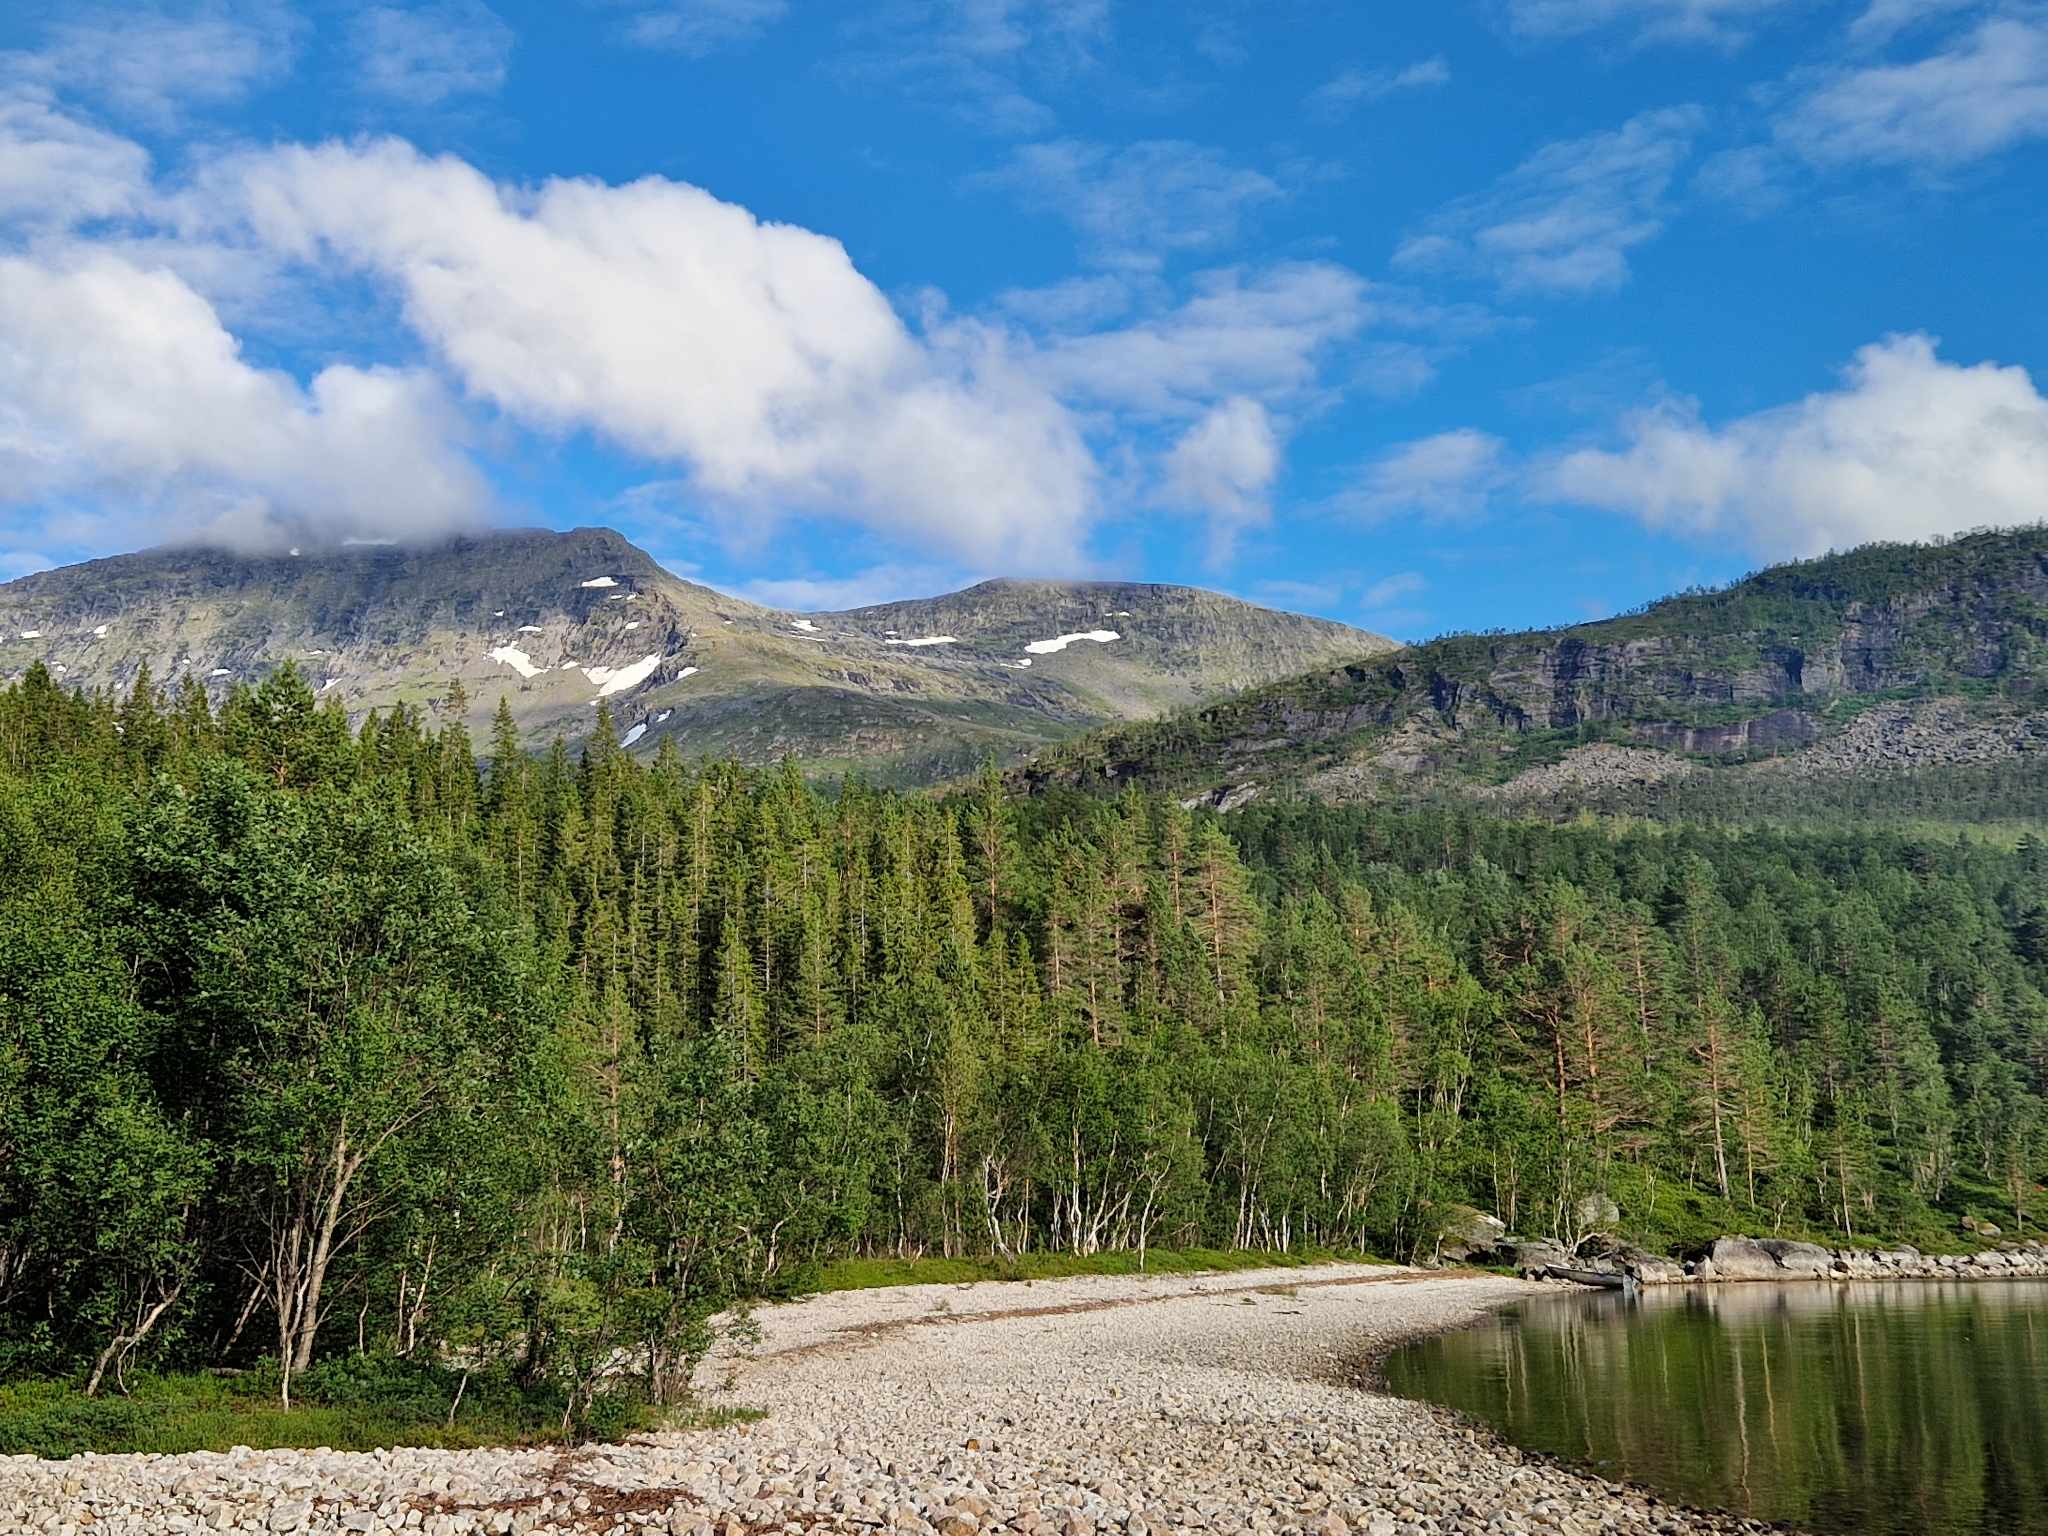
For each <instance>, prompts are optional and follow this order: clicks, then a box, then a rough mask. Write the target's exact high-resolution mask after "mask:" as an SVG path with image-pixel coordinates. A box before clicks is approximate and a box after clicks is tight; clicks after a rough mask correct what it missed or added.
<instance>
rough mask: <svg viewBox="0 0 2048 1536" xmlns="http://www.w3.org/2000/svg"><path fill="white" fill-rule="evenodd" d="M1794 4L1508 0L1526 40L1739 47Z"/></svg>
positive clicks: (1763, 0) (1780, 0)
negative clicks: (1604, 34)
mask: <svg viewBox="0 0 2048 1536" xmlns="http://www.w3.org/2000/svg"><path fill="white" fill-rule="evenodd" d="M1793 3H1794V0H1507V14H1508V24H1509V25H1510V26H1511V27H1513V29H1514V30H1515V31H1517V32H1520V33H1521V34H1522V35H1523V36H1525V37H1543V38H1557V37H1576V36H1578V35H1580V34H1582V33H1586V32H1595V31H1599V30H1602V29H1604V28H1609V27H1619V28H1626V29H1628V30H1629V31H1630V32H1631V33H1632V34H1633V35H1634V36H1635V37H1636V38H1637V39H1638V40H1640V41H1644V42H1706V43H1721V44H1732V43H1739V42H1741V41H1742V40H1743V39H1744V38H1745V37H1746V36H1747V35H1748V30H1749V27H1750V25H1751V24H1752V23H1754V22H1756V21H1759V20H1761V19H1763V18H1764V17H1766V16H1768V15H1769V14H1770V13H1771V12H1773V11H1777V10H1780V9H1783V8H1785V7H1786V6H1788V5H1790V4H1793Z"/></svg>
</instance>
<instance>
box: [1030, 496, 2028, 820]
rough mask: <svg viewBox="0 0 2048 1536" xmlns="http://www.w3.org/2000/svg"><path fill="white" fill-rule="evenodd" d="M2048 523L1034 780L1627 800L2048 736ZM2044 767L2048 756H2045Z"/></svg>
mask: <svg viewBox="0 0 2048 1536" xmlns="http://www.w3.org/2000/svg"><path fill="white" fill-rule="evenodd" d="M2044 674H2048V530H2044V529H2042V528H2032V529H2023V530H2018V531H2014V532H2007V533H1981V534H1973V535H1969V536H1967V537H1963V538H1958V539H1955V540H1952V541H1949V542H1946V543H1941V544H1930V545H1872V546H1869V547H1866V548H1863V549H1858V550H1854V551H1851V552H1850V553H1848V554H1843V555H1832V556H1828V557H1825V558H1823V559H1817V560H1809V561H1802V562H1799V563H1796V564H1791V565H1784V566H1778V567H1775V568H1773V569H1770V570H1767V571H1763V572H1759V573H1758V574H1757V575H1754V576H1751V577H1749V578H1748V579H1747V580H1744V581H1742V582H1739V583H1737V584H1735V585H1734V586H1732V587H1729V588H1727V589H1726V590H1724V591H1718V592H1703V593H1688V594H1684V595H1681V596H1677V597H1672V598H1668V599H1666V600H1665V601H1663V602H1660V603H1655V604H1652V605H1651V606H1650V607H1648V608H1646V609H1644V610H1643V611H1642V612H1639V613H1634V614H1629V615H1625V616H1622V617H1619V618H1615V619H1609V620H1605V621H1602V622H1599V623H1593V624H1582V625H1574V626H1572V627H1570V628H1566V629H1557V630H1542V631H1530V632H1524V633H1518V634H1491V635H1458V636H1452V637H1449V638H1446V639H1442V640H1436V641H1432V642H1430V643H1428V644H1426V645H1419V646H1414V647H1410V648H1407V649H1404V650H1401V651H1397V652H1395V653H1393V654H1391V655H1388V656H1384V657H1378V658H1373V659H1370V660H1367V661H1363V662H1357V663H1352V664H1348V665H1345V666H1341V667H1335V668H1329V667H1324V668H1316V669H1313V670H1307V671H1304V672H1303V673H1302V674H1301V675H1299V676H1296V677H1293V678H1289V679H1286V680H1283V681H1281V682H1278V683H1274V684H1269V685H1267V686H1264V687H1259V688H1254V689H1251V690H1248V691H1246V692H1244V693H1241V694H1238V695H1236V696H1234V697H1231V698H1228V699H1224V700H1222V701H1220V702H1218V703H1216V704H1212V705H1209V706H1206V707H1203V708H1200V709H1197V710H1194V711H1192V712H1186V713H1183V714H1180V715H1176V716H1174V717H1171V718H1168V719H1165V720H1161V721H1158V722H1153V723H1145V724H1138V725H1132V726H1126V727H1121V728H1113V729H1110V730H1106V731H1103V732H1099V733H1096V734H1094V735H1090V736H1087V737H1084V738H1081V739H1079V740H1076V741H1074V742H1071V743H1067V744H1064V745H1062V746H1059V747H1057V748H1054V749H1052V750H1050V751H1048V752H1047V753H1045V754H1043V755H1042V756H1041V758H1040V759H1039V760H1037V761H1036V762H1034V763H1033V764H1031V765H1030V766H1029V767H1028V768H1027V769H1025V770H1023V776H1024V778H1025V780H1026V781H1027V782H1029V783H1031V784H1034V785H1046V784H1069V785H1075V786H1083V787H1100V786H1113V785H1120V784H1124V783H1129V782H1140V783H1144V784H1148V785H1151V786H1155V787H1159V788H1166V789H1172V790H1176V791H1178V792H1180V793H1182V794H1183V795H1185V796H1187V797H1189V798H1191V799H1192V798H1197V797H1200V798H1206V799H1208V800H1209V801H1211V802H1212V803H1215V804H1225V805H1229V804H1241V803H1243V802H1244V801H1245V800H1246V799H1248V798H1250V797H1252V796H1254V795H1257V794H1261V793H1267V792H1270V791H1271V790H1273V789H1275V788H1278V787H1281V786H1289V787H1297V788H1301V789H1305V790H1307V791H1309V792H1312V793H1316V794H1319V795H1322V796H1325V797H1328V798H1334V799H1370V798H1376V797H1380V796H1389V795H1393V796H1408V795H1413V794H1415V793H1418V792H1434V791H1450V792H1454V793H1469V794H1475V795H1478V796H1481V797H1483V798H1486V799H1488V800H1491V801H1494V802H1496V803H1500V802H1506V803H1510V804H1512V803H1516V802H1531V803H1533V802H1539V801H1549V802H1552V803H1559V802H1562V803H1566V804H1569V803H1571V802H1574V801H1576V802H1579V803H1593V802H1598V801H1600V800H1601V799H1602V798H1603V797H1605V798H1611V799H1614V800H1617V801H1623V802H1625V801H1627V800H1629V799H1630V797H1632V796H1634V797H1637V798H1640V794H1641V792H1642V791H1644V790H1645V789H1646V788H1648V787H1650V786H1654V785H1657V784H1659V783H1664V782H1670V781H1674V780H1680V779H1685V778H1688V777H1695V776H1698V775H1700V774H1730V773H1743V774H1753V775H1757V776H1759V777H1760V778H1763V777H1767V776H1769V775H1772V774H1777V775H1781V776H1789V777H1792V778H1798V777H1801V776H1815V775H1818V776H1823V777H1824V776H1828V775H1838V776H1839V775H1854V774H1868V773H1886V772H1902V771H1910V770H1913V769H1918V768H1924V767H1927V766H1929V765H1931V764H1939V763H1945V762H1958V761H1971V762H1981V761H1988V760H1995V759H1998V758H2010V757H2015V756H2024V755H2027V754H2031V753H2033V752H2035V751H2038V750H2041V749H2042V748H2043V747H2048V698H2044V697H2043V696H2042V693H2041V690H2042V688H2043V686H2044V683H2048V675H2044ZM2043 762H2044V764H2048V758H2044V759H2043Z"/></svg>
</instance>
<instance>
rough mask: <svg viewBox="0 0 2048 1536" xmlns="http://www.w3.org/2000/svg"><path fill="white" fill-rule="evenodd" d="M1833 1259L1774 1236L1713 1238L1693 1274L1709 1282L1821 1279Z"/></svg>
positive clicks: (1809, 1246)
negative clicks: (1700, 1263) (1701, 1261)
mask: <svg viewBox="0 0 2048 1536" xmlns="http://www.w3.org/2000/svg"><path fill="white" fill-rule="evenodd" d="M1834 1267H1835V1256H1834V1255H1833V1254H1832V1253H1829V1252H1828V1250H1827V1249H1825V1248H1822V1247H1820V1246H1819V1245H1818V1244H1816V1243H1795V1242H1788V1241H1787V1240H1785V1239H1783V1238H1777V1237H1762V1238H1758V1237H1717V1238H1715V1239H1714V1244H1713V1246H1712V1247H1711V1248H1709V1249H1708V1250H1707V1256H1706V1260H1705V1262H1704V1264H1702V1265H1700V1266H1698V1267H1697V1269H1696V1272H1697V1273H1698V1274H1699V1276H1700V1278H1701V1279H1712V1280H1821V1279H1825V1278H1826V1277H1827V1276H1828V1275H1830V1274H1832V1273H1833V1272H1834Z"/></svg>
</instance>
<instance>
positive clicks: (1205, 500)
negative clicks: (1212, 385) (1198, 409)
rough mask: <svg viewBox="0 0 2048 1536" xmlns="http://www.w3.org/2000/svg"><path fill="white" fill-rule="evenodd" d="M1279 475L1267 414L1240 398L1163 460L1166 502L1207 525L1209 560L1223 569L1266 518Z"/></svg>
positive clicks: (1226, 404) (1227, 402)
mask: <svg viewBox="0 0 2048 1536" xmlns="http://www.w3.org/2000/svg"><path fill="white" fill-rule="evenodd" d="M1279 469H1280V439H1279V435H1278V434H1277V433H1276V432H1275V431H1274V429H1273V421H1272V418H1271V417H1270V416H1268V415H1267V414H1266V408H1265V407H1264V406H1263V405H1261V404H1259V402H1258V401H1256V400H1252V399H1249V398H1247V397H1246V396H1244V395H1233V396H1232V397H1231V398H1230V399H1228V400H1225V401H1223V402H1221V403H1220V404H1219V405H1217V406H1216V407H1215V408H1214V409H1213V410H1211V411H1210V412H1209V413H1208V414H1207V415H1206V416H1204V417H1203V418H1202V419H1201V420H1200V421H1198V422H1196V423H1195V424H1194V426H1192V427H1190V428H1189V429H1188V430H1187V431H1186V432H1185V433H1183V434H1182V435H1181V437H1180V439H1179V441H1177V442H1176V443H1175V444H1174V445H1173V448H1172V449H1171V451H1169V452H1168V454H1167V455H1166V496H1167V499H1168V501H1170V502H1172V503H1174V504H1176V505H1179V506H1184V507H1192V508H1195V509H1197V510H1199V511H1201V512H1202V513H1204V514H1205V515H1206V516H1207V517H1208V519H1209V559H1210V562H1211V563H1212V564H1217V565H1221V564H1225V563H1227V562H1228V561H1229V559H1230V558H1231V556H1232V554H1233V553H1234V552H1235V550H1236V544H1237V539H1238V536H1239V535H1240V534H1242V533H1243V532H1244V530H1245V529H1247V528H1253V527H1257V526H1259V525H1260V524H1262V523H1264V522H1265V521H1266V520H1267V518H1268V517H1269V515H1270V509H1269V508H1268V506H1267V504H1266V497H1267V495H1268V493H1269V492H1270V491H1271V490H1272V487H1273V477H1274V476H1275V475H1276V474H1278V473H1279Z"/></svg>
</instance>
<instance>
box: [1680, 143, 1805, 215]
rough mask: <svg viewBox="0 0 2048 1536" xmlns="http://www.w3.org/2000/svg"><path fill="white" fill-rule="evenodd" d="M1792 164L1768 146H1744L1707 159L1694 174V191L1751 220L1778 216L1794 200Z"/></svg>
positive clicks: (1721, 152)
mask: <svg viewBox="0 0 2048 1536" xmlns="http://www.w3.org/2000/svg"><path fill="white" fill-rule="evenodd" d="M1791 169H1792V166H1791V162H1790V161H1789V160H1788V159H1787V157H1786V156H1785V154H1784V153H1783V152H1782V151H1780V150H1778V149H1776V148H1773V147H1772V146H1771V145H1769V144H1742V145H1738V146H1736V147H1735V148H1733V149H1724V150H1721V151H1719V152H1717V153H1715V154H1712V155H1709V156H1707V158H1706V159H1705V160H1703V161H1701V162H1700V168H1699V170H1697V171H1696V172H1694V173H1693V178H1692V187H1693V190H1694V191H1695V192H1698V193H1700V194H1702V195H1703V196H1706V197H1710V198H1712V199H1713V200H1714V201H1715V202H1717V203H1723V204H1726V205H1727V206H1728V207H1730V208H1733V209H1736V210H1737V211H1739V212H1741V213H1745V214H1748V215H1750V216H1751V217H1752V218H1757V217H1761V216H1762V215H1764V214H1767V213H1775V212H1776V211H1777V210H1778V209H1780V208H1782V207H1784V206H1785V204H1786V203H1787V202H1789V201H1790V200H1791V196H1792V191H1791V187H1790V186H1789V185H1788V180H1789V173H1790V171H1791Z"/></svg>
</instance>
